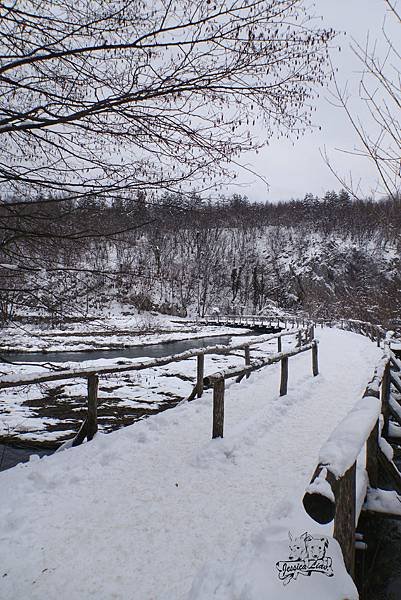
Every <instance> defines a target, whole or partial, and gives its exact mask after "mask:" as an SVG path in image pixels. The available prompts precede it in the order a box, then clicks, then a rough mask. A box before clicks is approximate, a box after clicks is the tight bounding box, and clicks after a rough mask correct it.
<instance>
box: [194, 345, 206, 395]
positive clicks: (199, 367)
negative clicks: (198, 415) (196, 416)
mask: <svg viewBox="0 0 401 600" xmlns="http://www.w3.org/2000/svg"><path fill="white" fill-rule="evenodd" d="M204 371H205V355H204V354H198V358H197V364H196V395H197V397H198V398H200V397H201V396H202V394H203V377H204Z"/></svg>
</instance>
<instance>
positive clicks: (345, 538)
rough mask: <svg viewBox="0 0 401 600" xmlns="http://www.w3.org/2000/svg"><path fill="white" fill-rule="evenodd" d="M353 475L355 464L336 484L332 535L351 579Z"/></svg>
mask: <svg viewBox="0 0 401 600" xmlns="http://www.w3.org/2000/svg"><path fill="white" fill-rule="evenodd" d="M355 474H356V463H354V464H353V465H352V467H350V468H349V469H348V471H346V472H345V473H344V475H343V476H342V477H341V479H340V480H339V482H338V488H337V493H336V515H335V518H334V533H333V537H334V538H335V539H336V540H337V542H338V543H339V544H340V547H341V550H342V553H343V557H344V563H345V568H346V569H347V571H348V573H349V574H350V575H351V577H352V578H353V577H354V567H355V511H356V508H355V504H356V483H355Z"/></svg>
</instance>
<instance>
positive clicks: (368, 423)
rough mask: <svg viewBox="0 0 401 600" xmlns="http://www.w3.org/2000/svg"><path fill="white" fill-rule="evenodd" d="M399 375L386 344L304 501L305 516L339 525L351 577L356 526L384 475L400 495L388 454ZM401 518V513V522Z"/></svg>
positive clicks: (323, 454)
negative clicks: (385, 449) (394, 394)
mask: <svg viewBox="0 0 401 600" xmlns="http://www.w3.org/2000/svg"><path fill="white" fill-rule="evenodd" d="M397 373H399V374H400V376H401V364H400V363H399V362H398V361H397V359H396V358H395V356H394V355H393V353H392V352H391V351H390V350H389V347H388V344H385V353H384V356H383V357H382V359H381V360H380V362H379V364H378V365H377V367H376V369H375V372H374V375H373V378H372V380H371V381H370V382H369V384H368V385H367V387H366V389H365V392H364V394H363V396H362V398H361V399H360V400H359V401H358V402H357V403H356V404H355V406H354V407H353V409H352V410H351V411H350V412H349V413H348V415H347V416H346V417H345V418H344V419H343V421H341V423H340V424H339V425H338V426H337V427H336V428H335V430H334V431H333V433H332V434H331V436H330V437H329V439H328V440H327V442H326V443H325V444H324V446H323V447H322V448H321V450H320V455H319V464H318V466H317V468H316V470H315V472H314V474H313V477H312V479H311V482H310V484H309V486H308V487H307V489H306V492H305V495H304V498H303V504H304V507H305V510H306V511H307V513H308V514H309V515H310V516H311V517H312V518H313V519H314V520H315V521H317V522H318V523H330V522H331V521H332V520H333V519H334V533H333V536H334V537H335V538H336V539H337V541H338V542H339V544H340V546H341V549H342V552H343V556H344V562H345V565H346V568H347V570H348V572H349V573H350V574H351V575H352V576H353V575H354V564H355V531H356V524H357V522H358V518H359V515H360V512H361V510H362V509H363V508H364V502H367V501H368V498H369V495H372V494H373V495H376V496H377V495H380V493H382V490H380V489H378V486H379V474H380V473H381V472H383V473H385V474H386V476H387V477H388V478H390V480H391V481H392V483H393V486H394V489H395V491H396V492H398V493H401V474H400V472H399V471H398V469H397V467H396V465H395V463H394V462H393V460H392V458H391V456H390V455H389V453H388V452H385V451H384V450H383V448H384V447H385V444H387V447H389V446H388V442H389V441H391V436H390V435H389V420H390V416H391V417H393V418H394V419H395V420H396V421H397V422H398V424H399V425H401V406H400V405H399V404H398V402H397V406H398V408H399V411H398V410H397V408H396V407H395V406H394V402H395V400H394V398H393V397H392V394H391V384H392V385H394V386H395V388H396V389H397V390H398V391H399V392H401V382H400V378H399V376H398V375H397ZM400 429H401V428H400ZM390 433H391V431H390ZM398 441H399V440H398ZM363 449H365V452H364V455H362V454H361V451H362V450H363ZM357 475H358V476H357ZM400 515H401V511H400V514H399V515H397V518H399V517H400Z"/></svg>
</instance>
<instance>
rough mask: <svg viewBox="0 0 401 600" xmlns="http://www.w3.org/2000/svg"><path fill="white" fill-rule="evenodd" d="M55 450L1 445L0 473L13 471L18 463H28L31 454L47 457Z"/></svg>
mask: <svg viewBox="0 0 401 600" xmlns="http://www.w3.org/2000/svg"><path fill="white" fill-rule="evenodd" d="M53 452H54V450H44V449H43V448H41V449H40V450H39V449H38V448H35V447H31V446H26V447H23V448H22V447H19V446H11V445H8V444H7V445H6V444H0V471H5V470H6V469H11V467H15V465H18V463H22V462H27V461H28V460H29V457H30V456H31V454H37V455H38V456H45V455H48V454H53Z"/></svg>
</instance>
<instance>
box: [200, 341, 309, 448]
mask: <svg viewBox="0 0 401 600" xmlns="http://www.w3.org/2000/svg"><path fill="white" fill-rule="evenodd" d="M317 347H318V346H317V341H316V340H313V341H312V342H308V343H307V344H305V345H303V346H301V347H299V348H295V349H294V350H290V351H288V352H280V353H278V354H273V355H270V356H267V357H265V358H259V359H256V360H254V361H253V362H251V364H248V365H245V366H244V367H236V366H235V367H228V368H227V369H224V370H223V371H217V372H216V373H213V374H212V375H208V376H207V377H205V378H204V380H203V383H204V386H205V387H210V386H212V387H213V429H212V437H213V438H216V437H223V435H224V393H225V380H226V379H230V378H232V377H237V381H240V380H241V379H242V378H243V377H244V376H245V375H248V374H250V373H251V372H253V371H257V370H259V369H261V368H263V367H266V366H268V365H272V364H274V363H278V362H281V384H280V396H283V395H285V394H286V393H287V381H288V359H289V358H290V357H291V356H296V355H297V354H301V353H302V352H306V351H307V350H312V353H313V360H312V372H313V375H314V376H316V375H318V367H317V356H318V355H317Z"/></svg>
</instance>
